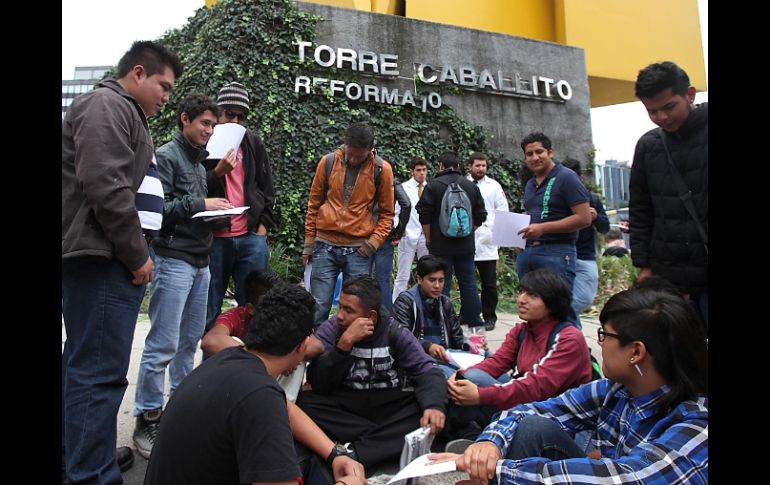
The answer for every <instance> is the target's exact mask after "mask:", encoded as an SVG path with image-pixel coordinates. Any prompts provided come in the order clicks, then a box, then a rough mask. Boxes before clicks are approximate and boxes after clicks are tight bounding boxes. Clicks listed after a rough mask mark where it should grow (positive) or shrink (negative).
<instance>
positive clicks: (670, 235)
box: [629, 62, 709, 330]
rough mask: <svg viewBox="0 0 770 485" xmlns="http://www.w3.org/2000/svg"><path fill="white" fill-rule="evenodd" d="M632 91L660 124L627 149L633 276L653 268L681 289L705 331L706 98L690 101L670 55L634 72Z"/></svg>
mask: <svg viewBox="0 0 770 485" xmlns="http://www.w3.org/2000/svg"><path fill="white" fill-rule="evenodd" d="M636 96H637V97H638V98H639V99H640V100H641V101H642V104H644V107H645V108H646V109H647V113H648V114H649V116H650V119H651V120H652V122H653V123H655V124H656V125H658V126H659V127H660V128H659V129H658V128H656V129H653V130H650V131H648V132H647V133H645V134H644V135H643V136H642V137H641V138H640V139H639V141H638V142H637V144H636V150H635V152H634V163H633V165H632V166H631V181H630V185H629V189H630V195H631V197H630V200H629V226H630V229H631V231H630V233H631V237H630V239H631V241H630V242H631V261H633V263H634V266H636V267H638V268H640V271H639V279H644V278H646V277H647V276H650V275H652V274H656V275H659V276H662V277H663V278H665V279H667V280H669V281H670V282H672V283H673V284H674V285H676V287H677V288H679V290H680V291H681V292H683V293H686V294H687V295H688V296H689V299H690V301H691V302H692V303H693V305H694V306H695V307H696V309H697V310H698V313H699V314H700V316H701V318H702V319H703V321H704V323H705V324H706V329H707V330H708V229H709V219H708V217H709V212H708V176H709V174H708V168H709V158H708V149H709V145H708V131H709V112H708V103H703V104H700V105H695V104H693V103H694V101H695V88H694V87H693V86H690V78H689V77H688V76H687V73H686V72H684V70H682V68H680V67H679V66H677V65H676V64H674V63H673V62H661V63H657V64H650V65H649V66H647V67H645V68H644V69H642V70H641V71H639V75H638V76H637V78H636ZM669 154H670V159H669ZM677 179H679V180H680V181H681V182H682V185H679V184H678V183H677ZM688 199H689V200H688ZM688 206H689V207H688Z"/></svg>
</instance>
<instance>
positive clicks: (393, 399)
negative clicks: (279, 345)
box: [297, 275, 446, 485]
mask: <svg viewBox="0 0 770 485" xmlns="http://www.w3.org/2000/svg"><path fill="white" fill-rule="evenodd" d="M381 298H382V297H381V294H380V290H379V286H378V285H377V282H376V281H374V279H372V278H371V277H369V276H365V275H358V276H351V277H350V278H348V279H347V280H345V282H344V283H343V284H342V292H341V293H340V306H339V312H338V313H337V315H336V318H330V319H329V320H327V321H326V322H324V323H323V324H321V326H320V327H319V328H318V330H317V331H316V336H317V337H318V338H319V340H321V342H322V343H323V345H324V352H323V354H321V355H320V356H319V357H316V358H315V359H314V360H313V361H312V362H311V363H310V365H309V366H308V372H307V375H308V382H309V383H310V385H311V386H312V390H309V391H303V392H301V393H300V394H299V397H298V398H297V405H298V406H299V407H300V408H302V410H303V411H305V412H306V413H307V414H308V416H310V418H311V419H312V420H313V421H314V422H316V423H317V424H318V426H320V427H321V429H323V430H324V431H325V432H326V433H328V434H329V435H330V436H331V437H332V438H333V439H336V440H337V441H340V442H343V443H345V442H347V443H346V444H345V448H346V449H348V450H349V451H350V452H351V454H352V456H354V457H357V458H356V459H357V460H358V461H360V462H361V463H362V464H363V465H364V467H365V468H367V469H369V468H370V467H371V466H373V465H376V464H377V463H379V462H382V461H384V460H390V459H398V456H399V454H400V453H401V449H402V448H403V446H404V435H405V434H407V433H410V432H412V431H414V430H415V429H417V428H418V427H425V426H428V425H430V429H431V433H432V434H435V433H437V432H439V431H441V430H442V429H443V427H444V419H445V412H446V411H445V410H446V379H445V377H444V376H443V375H442V373H441V371H440V370H439V369H438V367H437V366H436V363H435V362H433V360H432V359H431V358H430V357H429V356H428V355H427V354H426V353H425V352H423V350H422V347H421V346H420V343H419V342H418V341H417V339H416V338H415V337H414V335H412V333H411V332H409V330H408V329H406V328H404V327H401V326H399V325H398V324H397V323H396V322H395V321H393V319H392V317H390V316H389V315H388V314H387V311H386V310H385V307H383V306H381ZM403 374H406V376H407V377H408V379H409V383H410V385H412V386H413V387H414V392H405V391H404V390H402V387H403V384H404V380H403V379H404V377H403ZM348 485H349V484H348Z"/></svg>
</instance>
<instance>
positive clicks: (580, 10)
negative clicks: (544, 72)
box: [206, 0, 706, 108]
mask: <svg viewBox="0 0 770 485" xmlns="http://www.w3.org/2000/svg"><path fill="white" fill-rule="evenodd" d="M307 1H309V2H311V3H320V4H324V5H331V6H335V7H346V8H353V9H357V10H363V11H370V12H375V13H383V14H390V15H400V16H404V17H407V18H413V19H419V20H427V21H430V22H438V23H444V24H450V25H458V26H462V27H469V28H472V29H479V30H486V31H490V32H499V33H503V34H508V35H516V36H519V37H528V38H531V39H538V40H545V41H549V42H556V43H559V44H564V45H569V46H573V47H580V48H583V49H584V50H585V56H586V70H587V72H588V84H589V89H590V95H591V107H592V108H597V107H599V106H606V105H610V104H617V103H625V102H629V101H636V98H635V97H634V81H635V80H636V75H637V73H638V72H639V69H641V68H643V67H644V66H646V65H648V64H651V63H653V62H659V61H673V62H675V63H676V64H678V65H679V66H681V67H682V68H683V69H684V70H685V71H687V74H688V75H689V76H690V82H691V83H692V84H693V86H695V87H696V88H697V89H698V91H705V90H706V68H705V64H704V60H703V46H702V45H701V33H700V22H699V18H698V2H697V0H474V1H470V0H307ZM215 2H216V0H206V5H209V6H210V4H213V3H215Z"/></svg>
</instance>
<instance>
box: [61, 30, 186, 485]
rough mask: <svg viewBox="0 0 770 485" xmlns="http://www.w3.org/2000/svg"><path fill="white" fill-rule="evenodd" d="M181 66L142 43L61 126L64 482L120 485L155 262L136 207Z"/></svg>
mask: <svg viewBox="0 0 770 485" xmlns="http://www.w3.org/2000/svg"><path fill="white" fill-rule="evenodd" d="M181 75H182V65H181V63H180V62H179V59H178V58H177V57H176V55H175V54H174V53H172V52H170V51H169V50H167V49H166V48H165V47H163V46H161V45H159V44H157V43H155V42H150V41H142V42H135V43H134V44H133V45H132V46H131V49H129V50H128V52H126V53H125V54H124V55H123V57H122V58H121V59H120V62H119V63H118V70H117V76H118V79H117V80H115V79H107V80H105V81H102V82H100V83H99V84H98V85H97V86H96V89H94V90H93V91H91V92H89V93H86V94H83V95H82V96H78V97H77V98H76V99H75V100H74V102H73V103H72V105H71V106H70V108H69V110H67V114H66V116H65V117H64V121H63V122H62V316H63V319H64V326H65V329H66V332H67V341H66V342H65V344H64V350H63V352H62V482H63V483H74V482H78V483H85V482H96V481H97V480H98V481H99V483H122V479H121V476H120V470H119V469H118V464H117V462H116V459H115V458H116V453H115V442H116V440H117V414H118V408H119V407H120V403H121V401H122V400H123V394H124V393H125V391H126V385H127V384H128V383H127V381H126V372H127V371H128V362H129V358H130V355H131V342H132V341H133V339H134V327H135V326H136V317H137V315H138V314H139V305H140V304H141V302H142V296H143V295H144V285H145V284H147V283H148V282H149V281H150V280H151V279H152V268H153V263H152V260H151V259H150V256H149V252H148V248H147V242H146V239H145V237H144V235H143V233H142V226H141V224H140V221H139V215H138V213H137V209H136V206H135V199H136V193H137V191H138V190H139V186H140V184H141V183H142V181H143V179H144V178H145V175H147V172H148V168H149V167H150V162H151V161H152V158H153V150H154V148H153V145H152V138H150V130H149V127H148V125H147V117H148V116H152V115H154V114H155V113H157V112H158V110H159V109H160V108H161V107H162V106H163V104H165V103H166V102H167V101H168V97H169V92H170V91H171V89H172V88H173V86H174V82H175V81H176V79H177V78H178V77H179V76H181Z"/></svg>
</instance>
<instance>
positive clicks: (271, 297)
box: [243, 284, 315, 356]
mask: <svg viewBox="0 0 770 485" xmlns="http://www.w3.org/2000/svg"><path fill="white" fill-rule="evenodd" d="M314 319H315V300H314V299H313V296H312V295H311V294H310V293H308V292H307V291H306V290H305V289H304V288H301V287H299V286H295V285H287V284H279V285H277V286H276V287H274V288H272V289H271V290H270V291H268V292H267V293H265V296H263V297H262V300H260V302H259V305H258V306H257V308H256V313H255V314H254V317H253V318H252V319H251V321H250V322H249V326H248V330H247V331H246V336H245V337H244V339H243V343H244V344H246V348H247V349H250V350H256V351H259V352H264V353H266V354H270V355H275V356H282V355H286V354H288V353H289V352H291V351H292V350H293V349H294V348H295V347H297V345H299V344H300V343H301V342H302V341H303V340H304V339H305V338H306V337H307V336H308V335H310V334H311V333H312V332H313V321H314Z"/></svg>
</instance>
